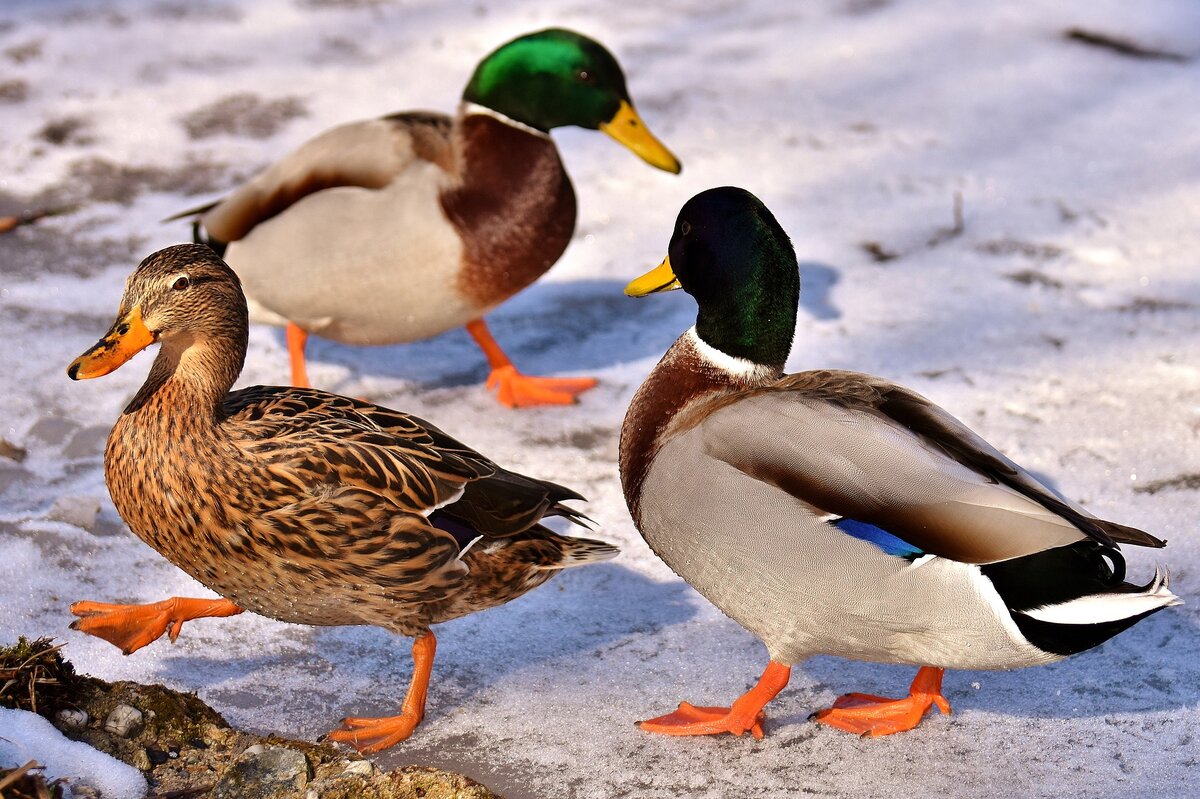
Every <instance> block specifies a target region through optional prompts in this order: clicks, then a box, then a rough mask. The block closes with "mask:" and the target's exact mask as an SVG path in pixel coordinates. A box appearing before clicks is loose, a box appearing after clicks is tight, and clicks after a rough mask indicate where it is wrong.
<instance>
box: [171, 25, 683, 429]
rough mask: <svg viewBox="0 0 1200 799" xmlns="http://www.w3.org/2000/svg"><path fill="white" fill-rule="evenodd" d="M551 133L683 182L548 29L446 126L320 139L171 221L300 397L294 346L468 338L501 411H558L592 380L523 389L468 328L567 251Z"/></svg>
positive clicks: (538, 381)
mask: <svg viewBox="0 0 1200 799" xmlns="http://www.w3.org/2000/svg"><path fill="white" fill-rule="evenodd" d="M565 125H577V126H579V127H583V128H592V129H597V128H598V129H600V130H602V131H604V132H605V133H607V134H608V135H610V136H612V137H613V138H614V139H616V140H617V141H619V142H621V143H622V144H624V145H625V146H626V147H628V148H629V149H631V150H633V152H635V153H636V154H637V155H639V156H641V158H643V159H644V160H645V161H647V162H648V163H650V164H652V165H653V166H656V167H658V168H659V169H664V170H666V171H668V172H675V173H678V172H679V170H680V165H679V161H678V160H676V158H675V156H673V155H671V153H670V152H669V151H667V149H666V148H665V147H663V145H662V144H661V143H659V141H658V140H657V139H655V138H654V136H653V135H651V133H650V132H649V130H648V129H647V128H646V126H645V124H644V123H643V122H642V120H641V118H640V117H639V116H638V114H637V112H636V111H635V110H634V107H633V103H632V101H631V100H630V99H629V93H628V91H627V90H626V88H625V76H624V75H623V74H622V72H621V67H620V66H619V65H618V64H617V61H616V59H615V58H613V56H612V54H611V53H609V52H608V51H607V50H605V49H604V47H603V46H601V45H600V44H599V43H597V42H595V41H592V40H591V39H589V38H587V37H586V36H581V35H580V34H578V33H574V32H572V31H567V30H558V29H551V30H544V31H539V32H537V33H531V34H529V35H527V36H522V37H520V38H518V39H514V40H513V41H511V42H509V43H507V44H505V45H504V46H502V47H500V48H499V49H498V50H496V51H495V52H493V53H492V54H491V55H489V56H488V57H487V58H485V59H484V60H483V61H482V62H481V63H480V64H479V66H478V67H476V69H475V74H474V75H473V76H472V77H471V81H470V83H468V84H467V88H466V90H465V91H464V92H463V97H462V105H461V106H460V107H459V111H458V114H457V116H455V117H454V118H450V117H448V116H444V115H441V114H432V113H427V112H412V113H403V114H395V115H393V116H389V117H384V118H383V119H373V120H368V121H364V122H355V123H351V124H348V125H343V126H341V127H337V128H334V129H333V130H330V131H328V132H327V133H324V134H322V135H320V136H318V137H317V138H315V139H312V140H311V141H309V142H308V143H306V144H304V145H302V146H301V147H300V148H299V149H298V150H296V151H295V152H293V153H291V154H290V155H288V156H286V157H285V158H284V159H283V160H281V161H279V162H278V163H276V164H275V165H274V166H271V167H270V168H268V169H267V170H265V171H264V172H262V173H260V174H259V175H258V176H257V177H255V178H254V179H253V180H251V181H250V182H249V183H247V184H246V185H244V186H242V187H241V188H240V189H238V190H237V191H235V192H234V193H233V194H231V195H229V196H228V197H226V198H225V199H223V200H220V201H218V202H216V203H213V204H212V205H209V206H204V207H202V208H197V209H193V210H191V211H187V212H184V213H183V214H180V215H179V217H183V216H189V215H192V214H202V216H200V219H199V224H200V225H202V226H203V228H204V231H205V232H206V233H207V239H206V240H207V242H208V243H209V244H210V245H211V246H213V247H214V248H215V249H216V250H217V252H218V253H219V254H222V255H225V256H226V257H227V258H228V260H229V263H230V264H231V265H232V266H233V268H234V269H235V270H236V271H237V273H238V275H239V276H240V277H241V279H242V282H243V283H244V285H245V288H246V293H247V295H249V299H250V303H251V315H252V317H253V318H254V319H255V321H263V322H268V323H271V324H277V325H285V326H286V327H287V340H288V349H289V352H290V353H291V358H292V382H293V383H294V384H295V385H297V386H308V384H309V383H308V377H307V374H306V371H305V368H304V345H305V342H306V340H307V336H308V334H309V333H315V334H316V335H319V336H321V337H323V338H329V339H333V340H334V341H340V342H342V343H344V344H397V343H401V342H409V341H417V340H419V339H423V338H428V337H430V336H435V335H438V334H439V333H444V332H446V331H447V330H451V329H453V328H455V327H459V326H460V325H466V328H467V331H468V332H469V333H470V334H471V336H472V337H473V338H474V339H475V342H476V343H477V344H478V345H479V346H480V348H481V349H482V350H483V352H484V354H485V355H486V356H487V359H488V363H489V364H490V365H491V370H492V371H491V374H490V376H489V377H488V380H487V385H488V386H489V387H490V388H496V389H497V393H498V397H499V400H500V402H502V403H503V404H505V405H508V406H510V407H516V406H527V405H541V404H566V403H570V402H574V400H575V395H577V394H579V393H580V392H583V391H586V390H587V389H589V388H591V387H593V386H594V385H596V381H595V380H593V379H591V378H575V379H564V378H558V379H555V378H539V377H529V376H525V375H522V374H521V373H519V372H517V371H516V368H515V367H514V366H513V364H512V362H511V361H510V360H509V359H508V356H507V355H505V354H504V352H503V351H502V350H501V349H500V347H499V346H498V345H497V344H496V342H495V340H494V339H493V338H492V335H491V333H490V332H489V331H488V328H487V325H486V324H485V323H484V321H483V316H484V314H486V313H488V312H489V311H491V310H492V309H493V308H495V307H496V306H497V305H499V304H500V303H502V302H504V301H505V300H507V299H508V298H509V297H511V296H512V295H514V294H516V293H517V292H518V291H520V290H521V289H523V288H525V287H526V286H528V285H530V284H531V283H533V281H535V280H537V279H538V278H539V277H541V276H542V275H543V274H545V272H546V270H548V269H549V268H550V267H551V266H553V265H554V263H555V261H557V260H558V258H559V256H560V255H562V253H563V250H565V249H566V247H567V243H568V242H569V241H570V240H571V235H572V233H573V231H574V230H575V192H574V190H573V189H572V188H571V180H570V178H569V177H567V173H566V170H565V169H564V168H563V164H562V161H561V160H560V159H559V154H558V149H557V148H556V147H555V146H554V141H553V139H551V138H550V136H549V131H550V130H551V129H552V128H557V127H563V126H565ZM179 217H173V218H179ZM197 232H198V231H197ZM197 240H200V237H199V232H198V236H197ZM226 248H227V249H226Z"/></svg>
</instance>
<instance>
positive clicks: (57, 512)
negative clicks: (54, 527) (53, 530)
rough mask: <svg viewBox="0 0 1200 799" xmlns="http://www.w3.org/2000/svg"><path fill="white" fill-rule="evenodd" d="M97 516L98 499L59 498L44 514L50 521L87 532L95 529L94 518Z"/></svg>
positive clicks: (98, 508)
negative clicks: (63, 523) (80, 528)
mask: <svg viewBox="0 0 1200 799" xmlns="http://www.w3.org/2000/svg"><path fill="white" fill-rule="evenodd" d="M99 515H100V499H99V498H98V497H59V498H58V499H57V500H56V501H55V503H54V506H53V507H51V508H50V510H49V511H47V512H46V518H47V519H49V520H50V521H53V522H66V523H67V524H70V525H74V526H75V527H82V528H83V529H84V530H88V531H91V530H93V529H95V527H96V517H97V516H99Z"/></svg>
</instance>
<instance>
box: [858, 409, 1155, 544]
mask: <svg viewBox="0 0 1200 799" xmlns="http://www.w3.org/2000/svg"><path fill="white" fill-rule="evenodd" d="M888 389H889V390H886V391H884V392H883V393H882V394H881V396H880V402H879V404H878V405H877V409H878V410H879V412H880V413H882V414H884V415H885V416H887V417H889V418H891V419H893V420H895V421H897V422H899V423H900V424H902V425H904V426H905V427H906V428H907V429H909V430H911V431H912V432H913V433H915V434H916V435H918V436H921V437H922V438H924V439H925V440H926V441H928V442H930V443H932V444H934V445H936V446H937V447H938V448H939V449H941V450H942V451H943V452H945V453H946V454H947V455H949V456H950V457H952V458H954V459H955V460H956V461H958V462H959V463H961V464H963V465H964V466H970V467H971V468H973V469H975V470H976V471H978V472H979V473H981V474H983V475H986V476H987V477H989V478H991V479H993V480H995V481H997V482H1000V483H1003V484H1004V485H1007V486H1008V487H1009V488H1012V489H1014V490H1015V491H1018V492H1020V493H1021V494H1024V495H1025V496H1027V497H1029V498H1030V499H1032V500H1034V501H1035V502H1037V503H1038V504H1039V505H1041V506H1042V507H1044V508H1046V509H1047V510H1050V511H1053V512H1054V513H1056V514H1058V515H1059V516H1061V517H1063V518H1064V519H1066V520H1067V521H1069V522H1071V524H1073V525H1074V526H1075V527H1076V528H1078V529H1079V531H1080V532H1082V533H1084V534H1085V535H1087V536H1088V537H1090V538H1093V539H1095V540H1096V541H1099V542H1100V543H1102V544H1104V545H1106V546H1110V547H1111V546H1116V544H1117V543H1118V542H1119V543H1122V544H1132V545H1135V546H1143V547H1163V546H1166V543H1167V542H1166V541H1164V540H1162V539H1160V538H1156V537H1155V536H1152V535H1150V534H1149V533H1147V532H1144V531H1142V530H1138V529H1137V528H1135V527H1127V526H1125V525H1123V524H1117V523H1116V522H1109V521H1105V520H1103V519H1096V518H1092V517H1090V516H1086V515H1084V514H1082V513H1080V512H1079V511H1077V510H1075V509H1074V508H1072V507H1071V506H1070V505H1068V504H1066V503H1065V502H1063V501H1062V500H1061V499H1059V498H1058V497H1056V496H1054V494H1052V493H1051V492H1049V491H1048V490H1046V489H1045V488H1044V487H1043V486H1041V485H1040V484H1038V483H1037V482H1035V481H1034V480H1032V479H1031V478H1030V477H1029V476H1028V475H1026V474H1025V473H1023V472H1022V471H1021V470H1020V468H1019V467H1017V466H1016V464H1014V463H1012V462H1011V461H1009V460H1008V459H1006V458H1004V457H1003V456H1001V455H999V453H997V452H995V451H994V450H991V447H990V446H989V445H988V444H987V443H986V442H984V441H983V439H981V438H979V437H978V436H976V435H975V434H974V433H971V431H969V430H968V429H967V428H966V427H964V426H962V425H961V424H959V423H958V422H957V421H956V420H954V419H953V417H950V416H949V415H948V414H946V413H945V412H944V411H942V410H940V409H939V408H937V407H936V406H934V405H933V404H932V403H931V402H929V400H927V399H925V398H924V397H922V396H920V395H919V394H915V393H913V392H911V391H909V390H907V389H904V388H901V387H900V386H889V387H888Z"/></svg>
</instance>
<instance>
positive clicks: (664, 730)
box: [638, 660, 792, 739]
mask: <svg viewBox="0 0 1200 799" xmlns="http://www.w3.org/2000/svg"><path fill="white" fill-rule="evenodd" d="M791 675H792V667H791V666H786V665H784V664H782V663H778V662H776V661H774V660H772V661H771V662H769V663H768V664H767V668H766V670H765V671H763V673H762V676H761V677H759V678H758V682H757V683H756V684H755V686H754V687H753V688H751V689H750V690H749V691H747V692H746V693H744V694H742V695H741V696H740V697H738V698H737V700H736V701H735V702H734V703H733V706H732V707H696V706H695V705H691V704H688V703H687V702H680V703H679V709H678V710H676V711H675V712H674V713H668V714H667V715H665V716H659V717H658V718H655V719H649V720H647V721H641V722H638V726H639V727H641V728H642V729H643V730H645V731H646V732H657V733H660V734H662V735H719V734H720V733H723V732H729V733H733V734H734V735H741V734H742V733H744V732H746V731H749V732H750V734H751V735H753V736H754V737H755V738H758V739H761V738H762V737H763V728H762V725H763V722H764V721H766V720H767V717H766V715H765V714H764V713H763V712H762V709H763V707H764V706H765V705H766V704H767V702H770V701H771V700H772V699H774V698H775V696H776V695H777V694H778V693H779V692H780V691H782V690H783V687H784V686H785V685H787V683H788V679H789V678H790V677H791Z"/></svg>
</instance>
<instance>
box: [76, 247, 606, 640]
mask: <svg viewBox="0 0 1200 799" xmlns="http://www.w3.org/2000/svg"><path fill="white" fill-rule="evenodd" d="M247 324H248V323H247V313H246V303H245V299H244V298H243V296H242V293H241V289H240V286H239V283H238V280H237V277H236V275H235V274H234V273H233V271H232V270H230V269H229V267H228V266H226V265H225V263H224V262H223V261H221V259H220V258H219V257H217V256H216V255H215V254H214V253H213V252H212V251H211V250H209V249H208V248H207V247H203V246H200V245H180V246H176V247H170V248H167V249H166V250H163V251H160V252H158V253H155V254H154V255H152V256H150V257H149V258H147V259H146V260H145V261H144V262H143V263H142V264H141V266H140V267H139V268H138V270H137V271H136V272H135V273H134V275H133V276H132V277H131V278H130V280H129V282H128V284H127V286H126V290H125V296H124V299H123V300H122V304H121V311H120V316H119V318H118V320H117V322H116V323H115V324H114V326H113V329H112V330H111V331H110V333H109V335H108V336H106V337H105V339H104V340H102V341H101V342H100V343H99V344H97V345H96V347H94V348H93V349H92V350H91V351H89V353H87V354H85V355H84V356H81V358H80V359H79V360H78V361H77V362H76V363H75V364H73V365H72V367H71V370H70V373H71V376H72V377H91V376H97V375H98V374H103V373H104V371H102V370H105V369H107V370H108V371H111V368H115V366H119V365H120V362H123V361H120V362H117V363H115V365H114V364H112V363H108V362H106V361H105V359H111V358H112V357H113V355H112V353H114V352H118V351H120V350H121V347H122V341H123V337H127V336H130V335H137V330H138V329H140V327H139V326H141V327H144V329H145V330H146V331H148V335H147V336H146V341H147V343H148V342H149V341H150V340H158V341H160V342H161V345H162V346H161V349H160V351H159V353H158V357H157V358H156V359H155V361H154V365H153V367H152V368H151V370H150V375H149V377H148V378H147V380H146V383H145V385H144V386H143V387H142V389H141V390H140V391H139V392H138V393H137V395H136V396H135V397H134V399H133V400H132V401H131V402H130V403H129V405H128V407H127V408H126V409H125V411H124V412H123V413H122V414H121V417H120V418H119V419H118V420H117V423H116V425H115V426H114V427H113V430H112V433H111V434H110V436H109V439H108V447H107V449H106V451H105V458H104V462H105V479H106V481H107V483H108V487H109V491H110V493H111V494H112V498H113V502H114V504H115V505H116V507H117V510H118V511H119V512H120V514H121V516H122V518H124V519H125V521H126V522H127V523H128V524H129V527H130V529H131V530H132V531H133V532H134V533H135V534H136V535H137V536H138V537H139V538H141V539H142V540H143V541H145V542H146V543H148V544H150V546H152V547H154V548H155V549H156V550H158V552H159V553H161V554H162V555H163V556H164V557H166V558H167V559H168V560H170V561H171V562H172V563H174V564H175V565H176V566H178V567H179V568H181V569H183V570H184V571H186V572H187V573H188V574H190V575H192V576H193V577H194V578H196V579H197V580H199V581H200V582H201V583H203V584H204V585H206V586H208V587H209V588H211V589H212V590H214V591H216V592H217V593H219V594H221V596H223V597H226V598H227V599H228V600H230V601H231V602H232V603H234V604H235V605H236V606H237V607H238V608H242V609H245V610H251V611H254V612H256V613H260V614H262V615H264V616H270V617H271V618H275V619H280V620H282V621H288V622H294V623H300V624H315V625H341V624H372V625H377V626H380V627H384V628H386V629H389V630H392V631H394V632H398V633H401V634H404V635H409V636H425V635H427V634H428V631H429V626H430V625H431V624H435V623H438V622H442V621H446V620H449V619H452V618H456V617H458V616H462V615H464V614H467V613H471V612H474V611H477V610H484V609H486V608H490V607H495V606H497V605H500V604H503V603H504V602H507V601H509V600H511V599H514V598H515V597H518V596H520V595H521V594H523V593H525V592H526V591H528V590H530V589H531V588H534V587H536V586H538V585H540V584H541V583H543V582H545V581H546V580H548V579H549V578H550V577H552V576H553V575H554V574H555V573H556V572H557V571H558V570H560V569H562V568H565V567H568V566H573V565H578V564H583V563H587V562H591V561H595V560H603V559H606V558H609V557H612V556H613V555H615V554H616V552H617V550H616V549H615V548H614V547H611V546H609V545H607V544H604V543H601V542H598V541H591V540H587V539H579V538H570V537H566V536H561V535H558V534H556V533H554V532H552V531H551V530H549V529H547V528H545V527H543V526H542V525H541V524H539V522H540V521H541V519H543V518H544V517H546V516H555V515H558V516H563V517H566V518H568V519H570V520H572V521H578V520H579V519H580V518H581V515H580V514H579V513H578V512H577V511H575V510H573V509H571V508H569V507H567V506H565V505H563V504H562V502H563V501H564V500H570V499H580V498H581V497H579V495H578V494H576V493H575V492H573V491H571V490H570V489H567V488H564V487H562V486H559V485H556V484H554V483H550V482H546V481H542V480H537V479H534V478H530V477H525V476H523V475H520V474H517V473H515V472H510V471H507V470H505V469H503V468H501V467H500V466H498V465H496V464H495V463H493V462H492V461H490V460H488V459H487V458H485V457H484V456H482V455H480V454H479V453H477V452H475V451H474V450H472V449H470V448H469V447H467V446H465V445H463V444H461V443H459V442H458V441H456V440H454V439H453V438H451V437H450V436H448V435H446V434H445V433H443V432H442V431H441V430H439V429H438V428H436V427H434V426H433V425H431V424H429V423H427V422H425V421H423V420H421V419H418V418H416V417H414V416H410V415H408V414H404V413H400V412H397V411H392V410H388V409H386V408H381V407H379V406H377V405H373V404H371V403H368V402H364V401H361V400H355V399H350V398H347V397H341V396H337V395H334V394H329V393H326V392H322V391H315V390H310V389H298V388H282V387H269V386H255V387H253V388H247V389H242V390H240V391H235V392H232V393H229V388H230V386H231V385H232V384H233V382H234V380H235V379H236V378H237V375H238V373H239V372H240V371H241V366H242V362H243V359H244V357H245V352H246V341H247ZM123 357H124V359H127V358H128V357H132V353H127V354H126V355H125V356H123ZM100 362H103V363H100ZM97 363H100V365H99V366H98V365H97ZM110 367H111V368H110ZM81 371H82V373H81ZM234 612H236V610H235V611H234ZM97 615H98V614H97ZM90 618H91V616H90V615H89V617H88V618H84V619H81V620H80V622H77V624H82V625H83V629H85V631H89V630H87V626H88V623H89V621H90ZM182 620H186V619H182ZM182 620H181V621H182ZM93 624H98V622H93ZM90 631H92V632H96V630H90ZM173 632H177V629H176V630H174V631H173ZM159 634H161V631H160V632H159ZM105 637H108V638H109V640H113V638H112V637H109V636H105ZM114 642H117V641H114ZM117 643H121V642H117ZM121 645H123V646H125V648H127V649H128V648H131V647H129V646H126V645H125V644H124V643H121ZM139 645H140V644H139ZM132 648H136V647H132Z"/></svg>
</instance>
